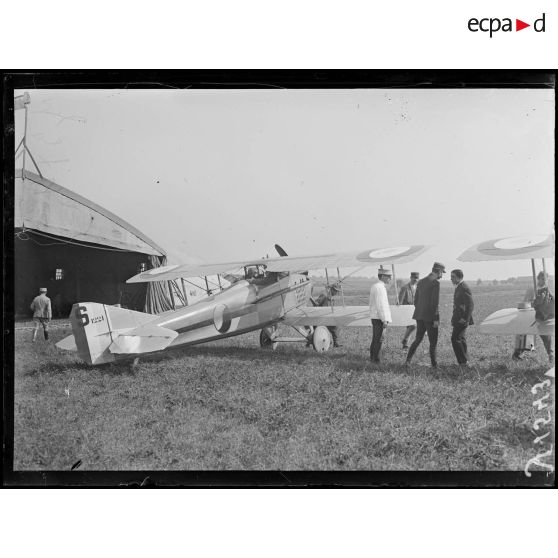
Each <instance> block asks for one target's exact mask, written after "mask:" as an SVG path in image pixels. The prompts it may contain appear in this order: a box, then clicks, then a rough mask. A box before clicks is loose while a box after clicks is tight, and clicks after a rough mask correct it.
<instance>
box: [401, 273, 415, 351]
mask: <svg viewBox="0 0 558 558" xmlns="http://www.w3.org/2000/svg"><path fill="white" fill-rule="evenodd" d="M418 280H419V273H418V271H412V272H411V280H410V281H409V282H408V283H407V284H406V285H403V286H402V287H401V290H400V291H399V304H401V305H403V306H409V305H414V304H415V292H416V290H417V282H418ZM416 328H417V326H416V325H414V324H413V325H409V326H407V329H406V330H405V335H404V336H403V341H402V343H403V349H408V348H409V345H408V344H407V341H408V340H409V337H410V336H411V333H413V331H415V329H416Z"/></svg>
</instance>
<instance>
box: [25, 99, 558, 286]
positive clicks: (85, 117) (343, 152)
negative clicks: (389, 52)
mask: <svg viewBox="0 0 558 558" xmlns="http://www.w3.org/2000/svg"><path fill="white" fill-rule="evenodd" d="M28 92H29V94H30V96H31V104H30V105H29V120H28V139H27V143H28V147H29V148H30V150H31V153H32V154H33V156H34V157H35V159H36V161H37V163H38V165H39V167H40V169H41V172H42V173H43V175H44V176H45V177H46V178H48V179H50V180H52V181H54V182H56V183H58V184H60V185H62V186H64V187H66V188H69V189H70V190H73V191H74V192H76V193H78V194H80V195H82V196H84V197H86V198H88V199H90V200H91V201H93V202H95V203H97V204H99V205H101V206H103V207H105V208H106V209H108V210H110V211H112V212H113V213H116V214H117V215H119V216H120V217H122V218H123V219H125V220H126V221H128V222H129V223H131V224H132V225H134V226H135V227H137V228H138V229H140V230H141V231H142V232H144V233H145V234H146V235H147V236H148V237H150V238H151V239H152V240H154V241H155V242H156V243H157V244H159V245H160V246H162V247H163V248H165V249H166V250H167V252H168V253H169V256H170V260H171V261H174V262H182V263H188V262H207V263H213V262H220V261H230V260H243V259H248V258H254V257H260V256H264V255H266V254H270V255H275V254H272V253H270V252H271V248H272V246H273V244H275V243H278V244H280V245H281V246H283V248H284V249H285V250H286V251H287V252H288V253H289V255H309V254H325V253H331V252H332V251H333V252H335V251H352V250H361V249H362V250H364V249H369V248H382V247H389V246H408V245H410V244H429V245H432V246H433V247H432V248H431V249H430V250H429V251H428V252H426V254H424V255H423V256H421V257H420V258H418V259H417V260H416V261H415V262H413V263H410V264H401V265H400V266H398V268H397V275H398V277H404V276H406V275H407V276H408V274H409V272H410V271H413V270H416V271H419V272H421V275H426V274H427V273H428V272H429V271H430V269H431V267H432V263H433V262H434V261H440V262H442V263H444V264H445V265H446V267H447V268H448V271H449V270H450V269H453V268H455V267H458V268H461V269H463V271H464V272H465V277H466V279H467V278H468V279H471V280H476V279H477V278H479V277H481V278H483V279H494V278H496V279H505V278H507V277H515V276H527V275H529V274H530V271H531V269H530V263H529V262H528V261H506V262H479V263H464V262H459V261H457V257H458V256H459V254H460V253H461V252H463V251H464V250H465V249H467V248H469V247H470V246H471V245H473V244H476V243H478V242H482V241H484V240H488V239H492V238H498V237H507V236H515V235H528V234H548V233H550V232H552V230H553V227H554V103H555V98H554V91H553V90H541V89H537V90H531V89H461V90H456V89H451V90H449V89H445V90H444V89H436V90H425V89H423V90H412V89H396V90H391V89H390V90H387V89H357V90H355V89H345V90H326V89H323V90H319V89H318V90H316V89H312V90H285V89H272V90H270V89H258V90H255V89H254V90H215V89H214V90H199V89H196V90H193V89H184V90H178V89H173V90H167V89H165V90H125V89H112V90H30V91H28ZM22 93H23V91H16V92H15V94H16V95H19V94H22ZM23 114H24V111H17V112H16V115H15V124H16V145H17V144H18V143H19V140H20V139H21V137H22V133H23V126H24V124H23V122H24V120H23ZM20 167H21V157H18V158H16V168H20ZM26 168H27V169H28V170H34V168H33V166H32V163H31V162H30V161H29V158H27V162H26ZM538 265H539V266H540V263H539V264H538ZM552 266H553V262H547V267H552ZM375 271H376V270H374V269H368V270H365V271H362V272H359V273H358V275H368V276H370V275H373V274H374V273H375ZM448 276H449V273H448ZM448 276H446V278H447V277H448Z"/></svg>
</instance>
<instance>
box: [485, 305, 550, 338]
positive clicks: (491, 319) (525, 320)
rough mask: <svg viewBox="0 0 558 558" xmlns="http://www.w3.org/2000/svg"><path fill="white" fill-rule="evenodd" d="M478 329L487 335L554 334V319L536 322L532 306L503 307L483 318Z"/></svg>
mask: <svg viewBox="0 0 558 558" xmlns="http://www.w3.org/2000/svg"><path fill="white" fill-rule="evenodd" d="M479 331H480V332H481V333H486V334H488V335H554V319H552V320H547V321H546V322H538V321H536V320H535V310H533V309H532V308H530V309H525V310H519V309H517V308H504V309H503V310H498V311H497V312H494V313H493V314H490V316H488V317H487V318H485V319H484V320H483V322H482V323H481V325H480V326H479Z"/></svg>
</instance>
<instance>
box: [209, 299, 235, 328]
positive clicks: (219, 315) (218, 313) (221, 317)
mask: <svg viewBox="0 0 558 558" xmlns="http://www.w3.org/2000/svg"><path fill="white" fill-rule="evenodd" d="M213 325H214V326H215V329H216V330H217V331H218V332H219V333H226V332H227V331H229V328H230V327H231V316H230V312H229V309H228V308H227V307H226V306H225V305H224V304H219V305H218V306H216V307H215V310H214V311H213Z"/></svg>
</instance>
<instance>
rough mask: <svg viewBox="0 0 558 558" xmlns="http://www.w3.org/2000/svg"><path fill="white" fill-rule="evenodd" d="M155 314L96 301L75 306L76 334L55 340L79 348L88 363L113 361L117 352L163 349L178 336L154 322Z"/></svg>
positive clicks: (73, 322)
mask: <svg viewBox="0 0 558 558" xmlns="http://www.w3.org/2000/svg"><path fill="white" fill-rule="evenodd" d="M155 320H157V317H156V316H153V315H151V314H144V313H143V312H135V311H133V310H127V309H125V308H119V307H117V306H110V305H107V304H98V303H96V302H85V303H78V304H74V305H73V306H72V311H71V313H70V323H71V326H72V332H73V335H70V336H69V337H66V338H65V339H62V341H60V342H59V343H57V344H56V346H57V347H59V348H60V349H64V350H77V353H78V356H79V357H80V358H81V359H82V360H84V361H85V362H86V363H87V364H103V363H106V362H113V361H114V360H116V358H117V356H118V355H130V356H133V355H139V354H142V353H151V352H155V351H160V350H162V349H165V348H166V347H168V346H169V345H170V344H171V343H172V341H173V340H174V339H175V338H176V336H177V335H178V333H177V332H176V331H173V330H170V329H166V328H163V327H160V326H157V325H155V324H153V323H152V322H154V321H155Z"/></svg>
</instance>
